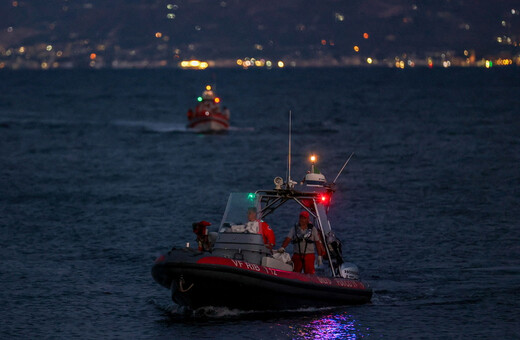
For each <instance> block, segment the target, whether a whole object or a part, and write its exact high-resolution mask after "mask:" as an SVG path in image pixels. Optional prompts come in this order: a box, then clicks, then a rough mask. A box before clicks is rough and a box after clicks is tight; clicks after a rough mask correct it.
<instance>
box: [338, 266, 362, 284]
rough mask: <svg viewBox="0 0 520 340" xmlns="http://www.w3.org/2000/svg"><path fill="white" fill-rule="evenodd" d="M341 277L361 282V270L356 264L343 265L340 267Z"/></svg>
mask: <svg viewBox="0 0 520 340" xmlns="http://www.w3.org/2000/svg"><path fill="white" fill-rule="evenodd" d="M339 275H341V277H342V278H344V279H350V280H359V268H358V266H356V265H355V264H354V263H349V262H345V263H342V264H341V266H340V267H339Z"/></svg>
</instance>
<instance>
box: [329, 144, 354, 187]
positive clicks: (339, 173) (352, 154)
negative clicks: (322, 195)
mask: <svg viewBox="0 0 520 340" xmlns="http://www.w3.org/2000/svg"><path fill="white" fill-rule="evenodd" d="M352 156H354V152H352V153H351V154H350V156H349V158H348V159H347V161H346V162H345V164H343V167H342V168H341V170H340V171H339V172H338V175H337V176H336V178H334V181H332V184H334V183H336V180H337V179H338V177H339V175H341V172H343V169H345V167H346V166H347V163H348V161H350V159H351V158H352Z"/></svg>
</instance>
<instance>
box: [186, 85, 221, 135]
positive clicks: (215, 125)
mask: <svg viewBox="0 0 520 340" xmlns="http://www.w3.org/2000/svg"><path fill="white" fill-rule="evenodd" d="M197 101H198V104H197V106H195V111H193V110H192V109H191V108H190V109H189V110H188V114H187V115H188V128H190V129H193V130H194V131H196V132H200V133H217V132H225V131H227V130H228V129H229V110H228V109H227V108H226V107H225V106H224V107H223V108H222V109H221V108H220V98H219V97H217V96H216V94H215V92H214V91H213V89H212V87H211V86H210V85H206V89H205V90H204V92H202V95H201V96H200V97H198V98H197Z"/></svg>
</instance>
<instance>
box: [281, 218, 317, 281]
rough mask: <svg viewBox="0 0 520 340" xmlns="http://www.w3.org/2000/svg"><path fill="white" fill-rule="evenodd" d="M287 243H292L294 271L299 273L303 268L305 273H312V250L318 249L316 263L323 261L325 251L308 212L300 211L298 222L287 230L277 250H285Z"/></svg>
mask: <svg viewBox="0 0 520 340" xmlns="http://www.w3.org/2000/svg"><path fill="white" fill-rule="evenodd" d="M289 243H292V244H293V250H294V254H293V256H292V261H293V263H294V271H295V272H297V273H301V271H302V269H303V272H304V273H305V274H314V260H315V255H314V252H315V251H316V250H317V251H318V264H319V265H321V264H322V262H323V260H322V254H324V253H325V249H324V248H323V244H322V243H321V241H320V237H319V235H318V230H317V229H316V228H314V226H313V225H312V224H311V223H309V212H307V211H305V210H304V211H302V212H301V213H300V216H299V221H298V223H297V224H296V225H295V226H294V228H291V230H289V233H288V234H287V237H286V238H285V240H284V241H283V243H282V247H281V248H280V249H278V252H280V253H283V252H285V248H286V247H287V246H288V245H289Z"/></svg>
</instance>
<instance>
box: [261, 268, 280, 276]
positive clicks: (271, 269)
mask: <svg viewBox="0 0 520 340" xmlns="http://www.w3.org/2000/svg"><path fill="white" fill-rule="evenodd" d="M262 268H264V270H265V272H266V273H267V274H269V275H274V276H278V273H277V272H276V270H274V269H273V268H269V267H262Z"/></svg>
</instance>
